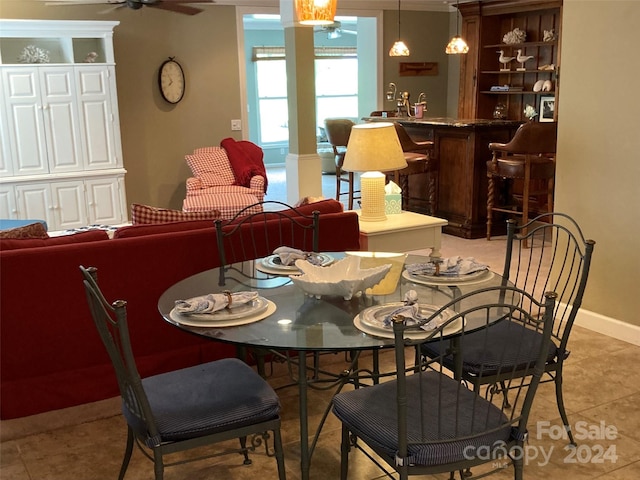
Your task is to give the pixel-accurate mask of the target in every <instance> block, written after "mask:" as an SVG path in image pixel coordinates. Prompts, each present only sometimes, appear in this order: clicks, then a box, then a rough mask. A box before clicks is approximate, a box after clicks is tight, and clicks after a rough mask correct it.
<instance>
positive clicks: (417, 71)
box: [399, 62, 438, 77]
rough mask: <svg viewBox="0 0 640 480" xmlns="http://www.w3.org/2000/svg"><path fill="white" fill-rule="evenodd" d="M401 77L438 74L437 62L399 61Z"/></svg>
mask: <svg viewBox="0 0 640 480" xmlns="http://www.w3.org/2000/svg"><path fill="white" fill-rule="evenodd" d="M399 74H400V76H401V77H422V76H426V75H438V62H400V67H399Z"/></svg>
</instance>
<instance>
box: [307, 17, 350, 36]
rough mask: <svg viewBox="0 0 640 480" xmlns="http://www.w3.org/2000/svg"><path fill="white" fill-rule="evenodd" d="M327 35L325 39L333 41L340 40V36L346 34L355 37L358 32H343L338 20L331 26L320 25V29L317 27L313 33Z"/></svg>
mask: <svg viewBox="0 0 640 480" xmlns="http://www.w3.org/2000/svg"><path fill="white" fill-rule="evenodd" d="M324 32H326V33H327V38H328V39H330V40H331V39H334V38H340V37H341V36H342V34H345V33H346V34H348V35H357V34H358V32H357V31H355V30H345V29H343V28H342V23H341V22H340V21H338V20H336V21H334V22H333V23H332V24H330V25H322V26H321V27H319V28H318V29H317V30H316V32H315V33H324Z"/></svg>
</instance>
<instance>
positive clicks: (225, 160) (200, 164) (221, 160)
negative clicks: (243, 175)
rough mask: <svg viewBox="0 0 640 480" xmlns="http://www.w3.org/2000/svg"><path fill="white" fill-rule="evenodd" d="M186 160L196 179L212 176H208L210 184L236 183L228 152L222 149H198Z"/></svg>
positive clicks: (187, 156)
mask: <svg viewBox="0 0 640 480" xmlns="http://www.w3.org/2000/svg"><path fill="white" fill-rule="evenodd" d="M184 158H185V160H186V161H187V165H189V168H190V169H191V172H192V173H193V175H194V176H195V177H199V176H201V175H203V174H212V175H207V176H206V178H207V183H209V184H214V185H233V184H234V182H235V181H236V177H235V176H234V174H233V170H232V169H231V164H230V163H229V157H228V156H227V151H226V150H225V149H224V148H222V147H205V148H198V149H196V150H194V152H193V154H191V155H185V157H184ZM214 182H217V183H214Z"/></svg>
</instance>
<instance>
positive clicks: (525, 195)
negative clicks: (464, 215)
mask: <svg viewBox="0 0 640 480" xmlns="http://www.w3.org/2000/svg"><path fill="white" fill-rule="evenodd" d="M557 132H558V124H557V123H556V122H548V123H539V122H527V123H524V124H522V125H520V127H519V128H518V130H516V133H515V134H514V136H513V138H512V139H511V140H510V141H509V142H508V143H490V144H489V149H490V150H491V151H492V152H493V157H492V159H491V160H490V161H488V162H487V177H488V180H489V185H488V192H487V240H491V225H492V223H493V213H494V212H503V213H508V214H512V215H520V216H522V223H523V224H526V223H527V222H528V220H529V216H530V215H529V214H530V213H532V212H534V211H535V212H536V213H538V214H540V213H549V212H552V211H553V186H554V179H555V171H556V170H555V167H556V165H555V154H556V137H557ZM501 179H502V180H505V181H511V182H510V183H513V181H514V180H521V181H522V197H521V199H519V198H518V195H513V192H512V188H513V185H511V189H509V188H508V187H509V186H508V185H507V188H506V189H505V191H504V193H503V194H502V195H501V197H502V198H501V200H502V201H501V203H500V204H499V205H496V191H495V190H496V180H501ZM510 190H511V191H510ZM538 197H546V205H545V204H540V202H538V200H537V199H538ZM524 234H525V235H526V232H524Z"/></svg>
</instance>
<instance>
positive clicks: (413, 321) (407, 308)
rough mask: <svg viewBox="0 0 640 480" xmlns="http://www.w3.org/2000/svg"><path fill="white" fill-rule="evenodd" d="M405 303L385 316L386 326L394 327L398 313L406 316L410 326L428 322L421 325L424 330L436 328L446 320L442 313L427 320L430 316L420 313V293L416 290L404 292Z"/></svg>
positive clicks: (407, 323) (405, 321)
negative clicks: (394, 318) (394, 320)
mask: <svg viewBox="0 0 640 480" xmlns="http://www.w3.org/2000/svg"><path fill="white" fill-rule="evenodd" d="M403 303H404V305H402V306H400V307H398V308H396V309H395V310H393V311H392V312H390V313H389V314H388V315H387V316H386V317H385V319H384V326H385V327H387V328H393V317H395V316H396V315H402V316H403V317H404V318H405V320H404V323H405V325H408V326H413V325H420V324H421V323H422V322H426V323H423V324H422V325H420V328H421V329H423V330H435V329H436V328H438V327H439V326H440V325H442V324H443V323H444V322H445V320H446V318H444V317H443V316H442V315H438V316H437V317H436V318H432V319H431V320H429V321H428V322H427V319H428V317H425V316H424V315H422V314H421V313H420V305H419V304H418V294H417V293H416V291H415V290H409V291H408V292H407V293H405V294H404V298H403Z"/></svg>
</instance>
